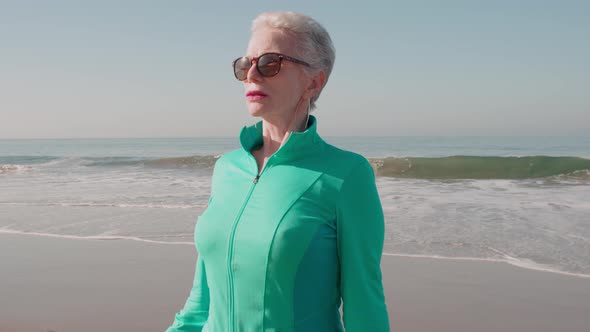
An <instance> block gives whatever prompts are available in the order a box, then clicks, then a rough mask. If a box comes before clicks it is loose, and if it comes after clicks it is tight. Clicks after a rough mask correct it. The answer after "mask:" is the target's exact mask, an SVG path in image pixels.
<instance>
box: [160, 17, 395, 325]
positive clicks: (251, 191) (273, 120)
mask: <svg viewBox="0 0 590 332" xmlns="http://www.w3.org/2000/svg"><path fill="white" fill-rule="evenodd" d="M334 59H335V52H334V47H333V45H332V41H331V39H330V36H329V35H328V33H327V32H326V30H325V29H324V28H323V27H322V26H321V25H320V24H319V23H317V22H316V21H315V20H313V19H312V18H310V17H307V16H304V15H302V14H297V13H293V12H270V13H263V14H261V15H259V16H258V17H257V18H256V19H255V20H254V22H253V24H252V36H251V39H250V42H249V44H248V49H247V52H246V55H245V56H243V57H240V58H238V59H236V60H235V61H234V62H233V70H234V75H235V77H236V78H237V79H238V80H239V81H242V82H243V85H244V89H245V97H246V105H247V108H248V111H249V113H250V114H251V115H252V116H255V117H260V118H261V119H262V120H261V121H260V122H258V123H256V124H254V125H252V126H246V127H244V128H243V129H242V130H241V132H240V137H239V139H240V143H241V148H239V149H237V150H234V151H231V152H228V153H226V154H225V155H223V156H222V157H221V158H219V159H218V160H217V162H216V164H215V168H214V171H213V178H212V189H211V196H210V199H209V203H208V207H207V208H206V210H205V211H204V212H203V213H202V214H201V215H200V216H199V218H198V221H197V224H196V227H195V243H196V247H197V251H198V258H197V263H196V271H195V278H194V284H193V288H192V291H191V292H190V295H189V297H188V299H187V301H186V304H185V305H184V308H183V309H182V310H180V312H178V313H177V314H176V317H175V320H174V322H173V324H172V326H171V327H170V328H169V329H168V332H176V331H194V332H197V331H208V332H228V331H229V332H238V331H239V332H259V331H277V332H279V331H305V332H332V331H343V324H342V319H341V316H340V310H339V309H340V305H341V303H343V321H344V327H345V328H346V331H347V332H377V331H389V321H388V320H389V319H388V314H387V306H386V303H385V297H384V294H383V286H382V280H381V269H380V260H381V254H382V249H383V236H384V222H383V210H382V207H381V203H380V200H379V196H378V193H377V189H376V186H375V178H374V173H373V169H372V167H371V165H370V164H369V162H368V161H367V160H366V159H365V158H364V157H362V156H361V155H359V154H356V153H353V152H349V151H345V150H341V149H338V148H336V147H334V146H332V145H330V144H328V143H326V142H325V141H324V140H322V139H321V138H320V136H319V135H318V133H317V119H316V118H315V117H314V116H310V115H309V112H310V110H311V109H313V108H314V107H315V102H316V101H317V99H318V96H319V95H320V92H321V91H322V88H323V87H324V85H325V84H326V81H327V80H328V77H329V75H330V72H331V71H332V66H333V64H334Z"/></svg>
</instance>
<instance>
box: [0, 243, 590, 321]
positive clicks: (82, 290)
mask: <svg viewBox="0 0 590 332" xmlns="http://www.w3.org/2000/svg"><path fill="white" fill-rule="evenodd" d="M195 258H196V252H195V250H194V247H192V246H188V245H166V244H154V243H145V242H138V241H128V240H112V241H104V240H76V239H64V238H49V237H40V236H29V235H8V234H0V266H1V267H0V331H2V332H4V331H6V332H8V331H12V332H35V331H36V332H47V331H55V332H95V331H96V332H99V331H100V332H105V331H109V332H117V331H121V332H123V331H125V332H134V331H137V332H139V331H142V332H149V331H164V330H165V329H166V327H167V326H168V325H169V324H170V323H171V322H172V320H173V317H174V313H175V312H176V311H177V310H179V309H180V307H181V306H182V305H183V303H184V301H185V299H186V296H187V295H188V292H189V289H190V287H191V283H192V277H193V269H194V261H195ZM382 270H383V278H384V287H385V292H386V297H387V303H388V308H389V314H390V320H391V330H392V331H396V332H413V331H416V332H418V331H420V332H423V331H437V332H446V331H449V332H450V331H453V332H455V331H482V332H486V331H490V332H491V331H494V332H498V331H510V332H514V331H523V332H528V331H531V332H532V331H535V332H541V331H552V332H553V331H568V332H574V331H580V332H582V331H584V332H587V331H589V330H590V279H587V278H580V277H574V276H566V275H559V274H555V273H550V272H542V271H533V270H527V269H523V268H519V267H515V266H511V265H508V264H506V263H499V262H484V261H481V262H480V261H460V260H441V259H434V258H414V257H396V256H383V259H382ZM220 332H224V331H220ZM367 332H370V331H367Z"/></svg>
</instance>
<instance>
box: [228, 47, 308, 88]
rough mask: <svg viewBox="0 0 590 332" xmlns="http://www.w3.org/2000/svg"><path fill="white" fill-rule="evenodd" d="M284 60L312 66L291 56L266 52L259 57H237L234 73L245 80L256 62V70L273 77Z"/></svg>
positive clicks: (233, 64) (233, 63)
mask: <svg viewBox="0 0 590 332" xmlns="http://www.w3.org/2000/svg"><path fill="white" fill-rule="evenodd" d="M283 60H287V61H291V62H294V63H297V64H300V65H304V66H307V67H311V66H310V65H309V63H307V62H305V61H301V60H298V59H295V58H292V57H290V56H287V55H284V54H280V53H264V54H262V55H261V56H259V57H254V58H252V59H250V58H249V57H247V56H243V57H240V58H237V59H235V60H234V61H233V62H232V66H233V68H234V75H235V76H236V78H237V79H238V81H243V80H245V79H246V77H247V76H248V71H249V70H250V68H251V67H252V65H253V64H254V62H256V70H258V73H259V74H260V75H261V76H263V77H272V76H275V75H276V74H278V73H279V71H281V63H282V61H283Z"/></svg>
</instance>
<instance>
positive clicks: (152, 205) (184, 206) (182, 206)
mask: <svg viewBox="0 0 590 332" xmlns="http://www.w3.org/2000/svg"><path fill="white" fill-rule="evenodd" d="M0 205H12V206H63V207H119V208H150V209H194V208H205V207H206V206H207V205H206V204H155V203H148V204H127V203H93V202H76V203H43V202H40V203H37V202H26V203H24V202H0Z"/></svg>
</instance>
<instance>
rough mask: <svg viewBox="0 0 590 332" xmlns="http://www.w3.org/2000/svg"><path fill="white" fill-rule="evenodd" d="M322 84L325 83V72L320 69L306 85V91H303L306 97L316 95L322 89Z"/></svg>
mask: <svg viewBox="0 0 590 332" xmlns="http://www.w3.org/2000/svg"><path fill="white" fill-rule="evenodd" d="M324 84H326V73H324V71H323V70H320V72H319V73H317V74H315V75H314V76H313V77H312V79H311V83H310V84H309V86H308V87H307V91H306V92H305V94H306V96H307V97H308V98H311V97H314V96H317V95H318V94H319V93H320V91H321V90H322V87H323V86H324Z"/></svg>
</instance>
